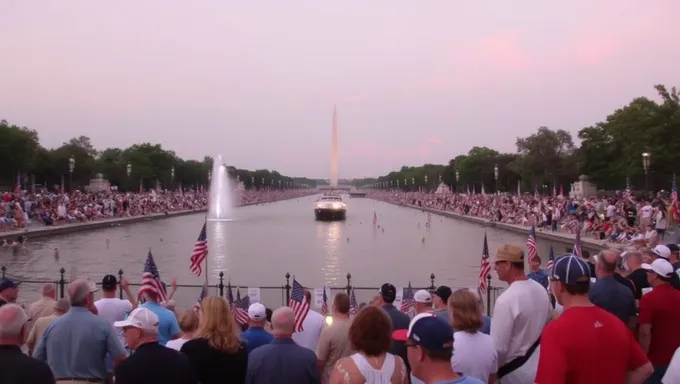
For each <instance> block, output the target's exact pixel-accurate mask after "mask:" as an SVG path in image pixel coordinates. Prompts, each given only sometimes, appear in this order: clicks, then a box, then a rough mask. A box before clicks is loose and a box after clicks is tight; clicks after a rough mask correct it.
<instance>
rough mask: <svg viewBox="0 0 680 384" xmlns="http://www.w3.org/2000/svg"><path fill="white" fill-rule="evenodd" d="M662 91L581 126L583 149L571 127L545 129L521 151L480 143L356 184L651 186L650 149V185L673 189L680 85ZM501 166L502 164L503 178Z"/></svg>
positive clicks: (679, 161) (679, 147)
mask: <svg viewBox="0 0 680 384" xmlns="http://www.w3.org/2000/svg"><path fill="white" fill-rule="evenodd" d="M654 88H655V89H656V91H657V92H658V94H659V98H660V101H658V102H657V101H653V100H649V99H647V98H645V97H640V98H636V99H634V100H633V101H632V102H631V103H630V104H628V105H627V106H625V107H623V108H621V109H618V110H616V111H614V113H612V114H611V115H609V116H607V119H606V120H605V121H604V122H600V123H597V124H595V125H593V126H590V127H586V128H583V129H581V130H580V131H579V132H578V138H579V139H580V140H581V146H580V147H578V148H577V147H576V145H575V144H574V141H573V139H572V137H571V134H570V133H569V132H567V131H564V130H561V129H560V130H551V129H549V128H548V127H540V128H539V129H538V130H537V131H536V133H534V134H532V135H530V136H528V137H518V138H517V142H516V146H517V153H499V152H497V151H495V150H493V149H491V148H487V147H474V148H472V149H471V150H470V152H468V154H467V155H459V156H456V157H455V158H453V159H451V160H450V161H449V164H446V165H433V164H426V165H423V166H420V167H407V166H404V167H402V168H401V169H400V170H399V171H395V172H390V173H389V174H387V175H385V176H381V177H379V178H377V179H363V180H357V181H355V183H356V184H358V185H373V186H376V187H380V186H381V185H387V186H388V187H389V185H390V182H392V184H391V185H392V187H396V181H397V180H399V186H400V187H401V188H403V187H404V180H405V179H406V180H407V182H408V183H407V189H410V190H413V189H417V188H419V187H425V188H428V189H434V188H436V186H437V185H438V184H439V183H438V176H439V175H441V177H442V181H443V182H444V183H446V184H447V185H449V186H451V187H452V188H453V189H454V190H458V191H460V192H462V191H464V190H465V189H466V188H467V186H470V188H472V186H475V189H476V190H477V191H480V189H481V185H482V184H483V185H484V188H485V190H486V191H487V192H493V191H494V190H495V189H496V185H498V189H499V190H501V191H515V190H516V188H517V183H518V181H519V182H520V183H521V184H522V190H524V191H530V190H533V188H534V187H538V188H539V189H543V190H544V192H549V189H550V188H552V186H553V185H555V186H559V185H563V186H564V187H565V188H568V185H569V184H570V183H572V182H574V181H576V180H577V178H578V176H579V175H581V174H585V175H588V176H589V177H590V180H591V181H593V182H594V183H595V184H596V185H597V186H598V187H599V188H600V189H608V190H613V189H623V188H624V187H625V180H626V177H630V180H631V182H632V184H633V188H636V187H637V189H643V188H644V184H645V175H644V168H643V164H642V153H643V152H647V153H649V154H650V160H651V161H650V166H649V169H648V173H649V176H648V177H649V188H650V189H652V190H660V189H670V185H671V179H672V175H673V174H674V173H676V174H677V173H680V95H679V94H678V91H677V90H676V88H675V87H674V88H672V89H671V90H670V91H668V90H667V89H666V87H664V86H663V85H657V86H655V87H654ZM495 166H497V167H498V181H497V182H496V180H495V176H494V168H495ZM456 171H458V174H459V178H458V182H456ZM426 175H427V176H428V183H427V184H425V176H426ZM433 176H434V177H433ZM411 179H414V180H415V185H412V182H411ZM558 188H559V187H558Z"/></svg>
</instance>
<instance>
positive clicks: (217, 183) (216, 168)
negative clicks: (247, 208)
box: [208, 155, 234, 221]
mask: <svg viewBox="0 0 680 384" xmlns="http://www.w3.org/2000/svg"><path fill="white" fill-rule="evenodd" d="M231 195H232V190H231V182H230V181H229V175H228V174H227V166H226V165H224V163H223V162H222V156H221V155H218V156H216V157H215V158H214V159H213V169H212V179H211V182H210V200H209V203H208V221H231V220H233V206H234V205H233V201H232V198H231Z"/></svg>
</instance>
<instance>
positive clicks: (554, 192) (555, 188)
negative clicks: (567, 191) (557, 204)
mask: <svg viewBox="0 0 680 384" xmlns="http://www.w3.org/2000/svg"><path fill="white" fill-rule="evenodd" d="M556 197H557V187H555V185H553V199H554V198H556Z"/></svg>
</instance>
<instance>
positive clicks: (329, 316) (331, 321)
mask: <svg viewBox="0 0 680 384" xmlns="http://www.w3.org/2000/svg"><path fill="white" fill-rule="evenodd" d="M332 324H333V316H331V315H328V316H326V325H332Z"/></svg>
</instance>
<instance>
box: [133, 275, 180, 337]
mask: <svg viewBox="0 0 680 384" xmlns="http://www.w3.org/2000/svg"><path fill="white" fill-rule="evenodd" d="M172 293H174V280H173V291H172V292H171V294H172ZM144 297H145V298H146V302H145V303H144V304H142V305H141V306H142V307H144V308H147V309H150V310H151V311H152V312H153V313H155V314H156V316H158V319H159V321H160V326H159V328H158V342H159V343H160V344H161V345H165V344H167V343H168V341H170V340H174V339H176V338H178V337H179V336H180V334H181V331H180V329H179V324H177V316H176V315H175V312H173V311H171V310H169V309H167V308H165V307H164V306H163V305H161V304H160V303H159V302H158V300H159V296H158V293H156V292H151V291H149V290H147V291H145V292H144ZM168 300H171V299H170V296H168Z"/></svg>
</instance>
